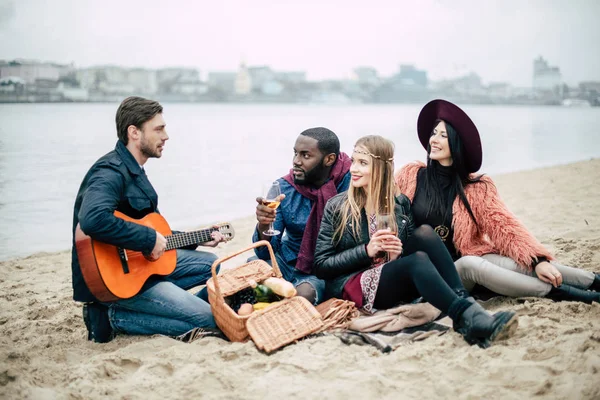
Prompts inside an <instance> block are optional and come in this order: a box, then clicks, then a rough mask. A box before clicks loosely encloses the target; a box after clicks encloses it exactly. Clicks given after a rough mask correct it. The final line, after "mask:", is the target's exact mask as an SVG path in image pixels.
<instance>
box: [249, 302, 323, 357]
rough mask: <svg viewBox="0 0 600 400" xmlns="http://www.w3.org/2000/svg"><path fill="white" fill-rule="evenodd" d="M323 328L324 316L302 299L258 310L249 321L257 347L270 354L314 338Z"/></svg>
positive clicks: (250, 331)
mask: <svg viewBox="0 0 600 400" xmlns="http://www.w3.org/2000/svg"><path fill="white" fill-rule="evenodd" d="M322 326H323V321H322V320H321V314H319V312H318V311H317V309H316V308H315V307H314V306H313V305H312V304H310V303H309V301H308V300H306V299H305V298H304V297H300V296H296V297H292V298H290V299H286V300H282V301H281V302H280V303H279V304H274V305H272V306H269V307H267V308H265V309H264V310H262V311H255V312H254V313H252V314H251V315H250V317H249V318H248V320H247V321H246V328H247V329H248V333H249V334H250V337H251V338H252V340H253V341H254V344H255V345H256V347H258V348H259V349H261V350H264V351H265V352H267V353H270V352H271V351H273V350H277V349H278V348H280V347H282V346H285V345H286V344H289V343H292V342H293V341H295V340H298V339H301V338H303V337H305V336H307V335H310V334H311V333H313V332H316V331H318V330H319V329H321V327H322Z"/></svg>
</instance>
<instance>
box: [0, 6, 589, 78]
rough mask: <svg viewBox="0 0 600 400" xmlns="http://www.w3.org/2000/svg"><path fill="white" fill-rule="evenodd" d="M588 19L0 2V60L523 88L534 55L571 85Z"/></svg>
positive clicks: (442, 11) (506, 10)
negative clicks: (265, 69) (370, 75)
mask: <svg viewBox="0 0 600 400" xmlns="http://www.w3.org/2000/svg"><path fill="white" fill-rule="evenodd" d="M599 20H600V1H596V0H545V1H544V0H523V1H519V0H506V1H495V2H493V1H483V0H481V1H477V0H419V1H417V0H413V1H410V0H367V1H360V0H331V1H328V0H294V1H292V0H272V1H266V0H247V1H244V0H214V1H204V0H202V1H192V0H187V1H186V0H159V1H158V0H139V1H138V0H51V1H49V0H0V59H12V58H27V59H39V60H44V61H54V62H59V63H70V62H74V63H75V65H76V66H78V67H85V66H91V65H99V64H102V65H103V64H119V65H124V66H136V67H147V68H157V67H164V66H188V67H194V68H198V69H200V70H201V71H202V72H207V71H213V70H235V69H236V68H237V66H238V65H239V63H240V61H241V60H245V61H246V63H247V64H249V65H270V66H271V67H273V68H275V69H279V70H304V71H306V72H307V73H308V77H309V78H310V79H322V78H335V77H338V78H343V77H348V76H349V74H350V72H351V70H352V69H353V68H354V67H356V66H361V65H368V66H373V67H375V68H377V70H378V71H379V72H380V74H382V75H384V76H385V75H390V74H392V73H394V72H395V71H396V70H397V68H398V65H399V64H403V63H405V64H415V65H416V66H417V67H418V68H421V69H425V70H427V71H428V73H429V77H430V79H441V78H446V77H454V76H457V75H460V74H463V73H466V72H469V71H475V72H477V73H478V74H480V75H481V77H482V78H483V80H484V82H485V83H489V82H498V81H506V82H510V83H512V84H514V85H519V86H531V76H532V62H533V59H534V58H535V57H536V56H538V55H542V56H543V57H545V58H546V59H547V60H548V61H549V62H550V63H551V64H552V65H556V66H559V67H560V69H561V72H562V74H563V78H564V80H565V81H566V82H567V83H569V84H576V83H578V82H580V81H583V80H600V23H599V22H600V21H599Z"/></svg>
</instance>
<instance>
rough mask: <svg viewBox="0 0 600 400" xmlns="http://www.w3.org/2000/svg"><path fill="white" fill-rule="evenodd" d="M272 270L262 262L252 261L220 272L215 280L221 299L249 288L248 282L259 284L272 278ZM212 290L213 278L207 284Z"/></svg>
mask: <svg viewBox="0 0 600 400" xmlns="http://www.w3.org/2000/svg"><path fill="white" fill-rule="evenodd" d="M273 273H274V270H273V269H272V268H271V266H270V265H269V264H267V263H266V262H265V261H263V260H252V261H250V262H247V263H246V264H244V265H240V266H239V267H236V268H232V269H228V270H221V272H220V273H219V275H217V278H216V279H218V280H219V288H220V289H221V295H222V296H223V297H227V296H230V295H232V294H234V293H237V292H239V291H240V290H242V289H246V288H247V287H250V281H255V282H260V281H264V280H265V279H267V278H269V277H271V276H273ZM206 284H207V285H209V286H210V287H211V288H213V289H214V282H213V278H210V279H209V280H208V281H207V282H206Z"/></svg>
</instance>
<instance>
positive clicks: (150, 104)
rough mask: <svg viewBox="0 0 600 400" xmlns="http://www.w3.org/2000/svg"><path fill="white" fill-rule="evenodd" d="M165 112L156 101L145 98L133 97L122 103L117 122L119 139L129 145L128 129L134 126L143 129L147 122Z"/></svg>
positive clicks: (118, 110)
mask: <svg viewBox="0 0 600 400" xmlns="http://www.w3.org/2000/svg"><path fill="white" fill-rule="evenodd" d="M162 112H163V108H162V106H161V105H160V104H159V103H158V102H157V101H154V100H148V99H144V98H143V97H136V96H131V97H128V98H126V99H125V100H123V101H122V102H121V105H120V106H119V108H118V109H117V116H116V117H115V121H116V123H117V137H118V138H119V140H120V141H121V142H123V144H125V145H127V142H128V141H129V138H128V136H127V128H129V126H131V125H133V126H135V127H136V128H138V129H142V125H144V123H145V122H147V121H149V120H151V119H152V118H154V116H156V114H161V113H162Z"/></svg>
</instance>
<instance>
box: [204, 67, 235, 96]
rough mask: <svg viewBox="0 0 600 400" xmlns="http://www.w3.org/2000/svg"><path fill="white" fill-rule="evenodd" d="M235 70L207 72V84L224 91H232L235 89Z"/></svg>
mask: <svg viewBox="0 0 600 400" xmlns="http://www.w3.org/2000/svg"><path fill="white" fill-rule="evenodd" d="M236 77H237V73H236V72H221V71H218V72H209V73H208V77H207V82H208V86H210V87H212V88H216V89H220V90H223V91H225V92H229V93H233V91H234V89H235V79H236Z"/></svg>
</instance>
